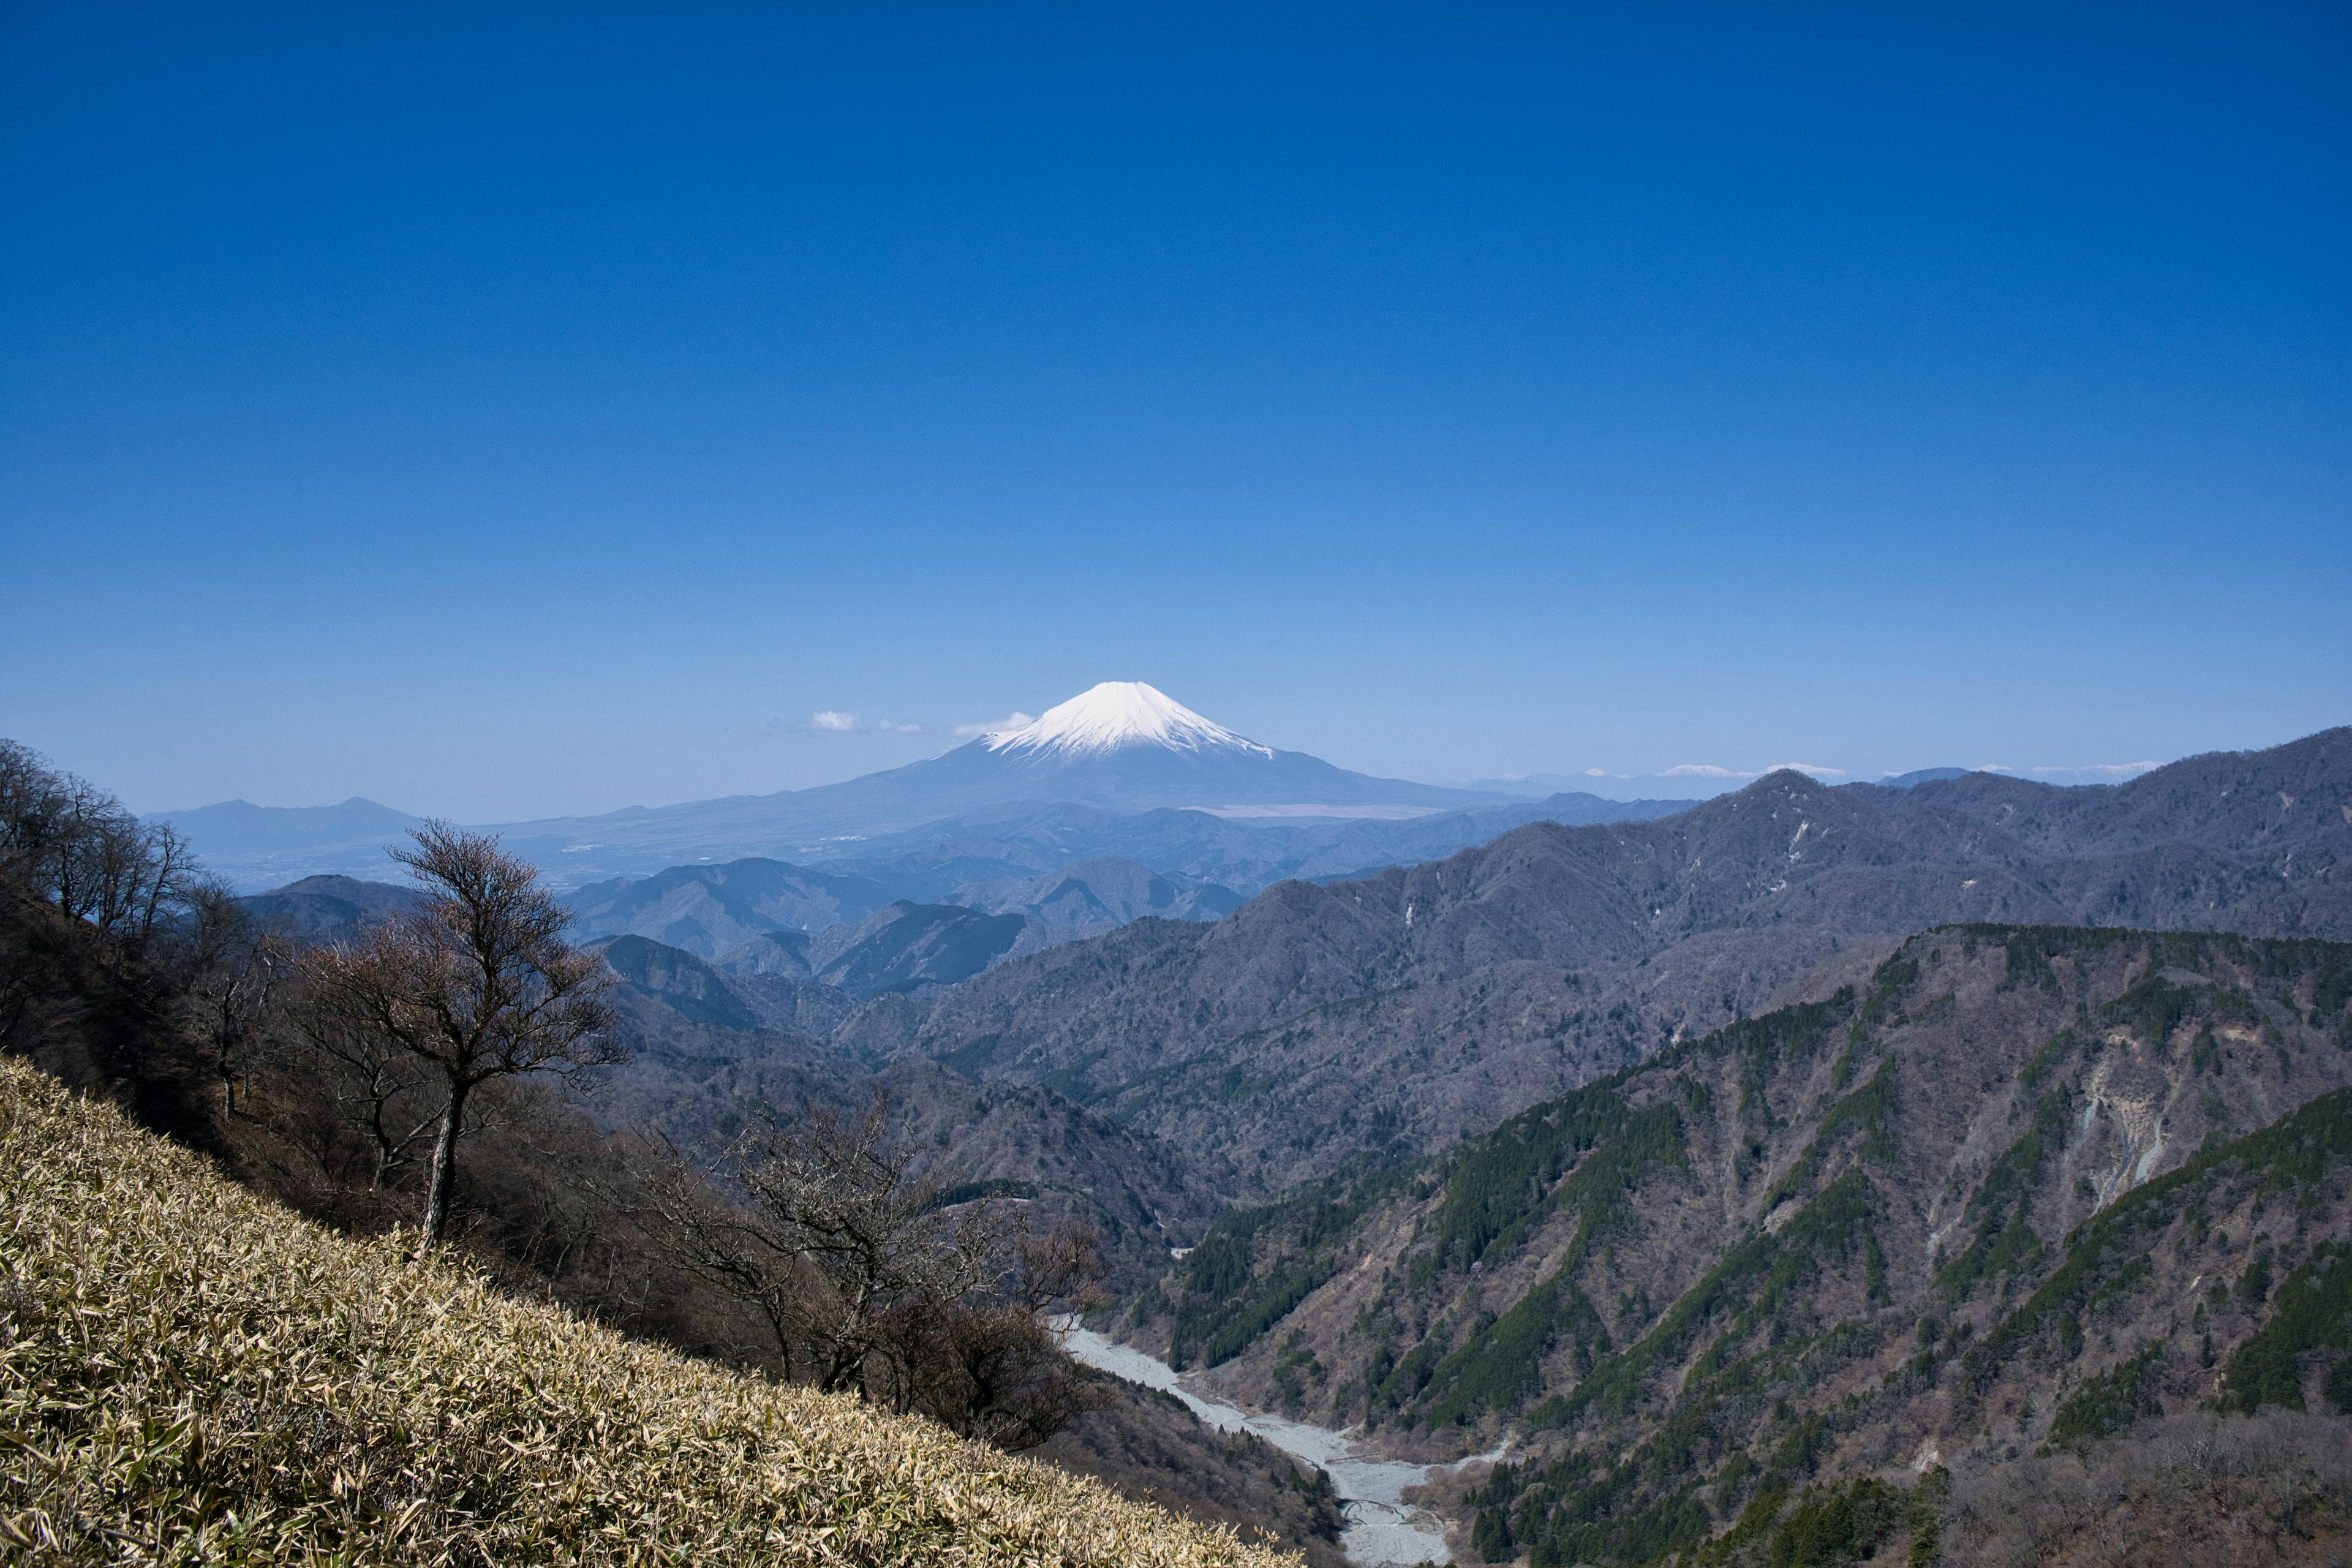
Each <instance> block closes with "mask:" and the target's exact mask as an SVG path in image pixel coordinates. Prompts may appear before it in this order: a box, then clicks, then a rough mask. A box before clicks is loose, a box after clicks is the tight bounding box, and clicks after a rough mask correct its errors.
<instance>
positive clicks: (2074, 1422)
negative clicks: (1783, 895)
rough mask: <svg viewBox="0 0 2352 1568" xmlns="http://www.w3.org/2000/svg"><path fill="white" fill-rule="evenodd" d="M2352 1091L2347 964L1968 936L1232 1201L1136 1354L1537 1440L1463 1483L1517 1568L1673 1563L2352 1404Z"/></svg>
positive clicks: (1446, 1448) (2097, 936)
mask: <svg viewBox="0 0 2352 1568" xmlns="http://www.w3.org/2000/svg"><path fill="white" fill-rule="evenodd" d="M2347 1084H2352V947H2347V946H2344V945H2339V944H2335V943H2327V942H2280V941H2265V940H2260V939H2246V938H2240V937H2235V936H2230V935H2197V934H2173V935H2163V934H2153V933H2146V932H2136V931H2119V930H2112V929H2084V928H2048V927H2024V928H2020V927H1998V926H1986V925H1969V926H1956V927H1945V928H1940V929H1937V930H1935V931H1929V932H1927V933H1924V934H1922V935H1919V936H1916V937H1914V938H1912V939H1910V940H1909V941H1908V942H1905V943H1903V944H1902V945H1901V947H1900V948H1899V949H1898V950H1897V951H1896V952H1895V953H1894V954H1892V955H1891V956H1890V957H1889V958H1887V959H1886V960H1885V962H1883V963H1880V964H1879V965H1878V966H1877V967H1876V969H1875V970H1874V973H1872V974H1871V975H1869V976H1868V977H1867V978H1866V980H1865V982H1864V984H1859V985H1849V986H1842V987H1840V988H1838V989H1837V990H1836V991H1834V992H1833V993H1832V994H1830V995H1829V996H1828V997H1826V998H1824V999H1822V1000H1821V1001H1818V1002H1811V1003H1804V1004H1799V1005H1790V1006H1786V1007H1783V1008H1780V1009H1777V1010H1775V1011H1773V1012H1771V1013H1769V1014H1766V1015H1764V1016H1760V1017H1757V1018H1753V1019H1749V1020H1745V1021H1742V1022H1740V1023H1738V1024H1736V1025H1734V1026H1729V1027H1727V1028H1725V1029H1722V1030H1719V1031H1717V1032H1715V1033H1712V1034H1709V1035H1706V1036H1705V1037H1700V1038H1698V1039H1696V1040H1691V1041H1686V1042H1685V1043H1684V1044H1682V1045H1680V1046H1678V1047H1674V1048H1673V1049H1671V1050H1668V1051H1666V1052H1664V1053H1662V1054H1661V1055H1659V1056H1658V1057H1656V1058H1654V1059H1652V1060H1651V1061H1649V1062H1647V1063H1644V1064H1643V1065H1642V1066H1639V1067H1637V1068H1631V1069H1628V1070H1626V1071H1623V1072H1620V1073H1617V1074H1614V1075H1612V1076H1610V1077H1608V1078H1605V1079H1599V1080H1596V1081H1595V1082H1593V1083H1591V1084H1589V1085H1586V1086H1585V1087H1583V1088H1581V1089H1578V1090H1576V1091H1574V1092H1572V1093H1570V1094H1568V1095H1566V1096H1562V1097H1559V1098H1557V1099H1553V1100H1547V1101H1545V1102H1543V1103H1542V1104H1539V1105H1538V1106H1535V1107H1532V1108H1530V1109H1528V1110H1526V1111H1524V1112H1522V1113H1521V1114H1519V1115H1517V1116H1516V1117H1515V1118H1513V1119H1512V1120H1511V1121H1508V1122H1507V1123H1505V1124H1504V1125H1503V1126H1501V1127H1499V1128H1497V1129H1496V1130H1495V1131H1492V1132H1491V1133H1488V1134H1486V1135H1485V1136H1482V1137H1479V1138H1475V1139H1473V1140H1470V1141H1469V1142H1465V1143H1464V1144H1462V1145H1460V1146H1458V1147H1457V1148H1455V1149H1454V1150H1452V1151H1450V1152H1447V1153H1446V1154H1444V1155H1443V1156H1440V1157H1438V1158H1435V1159H1428V1160H1410V1161H1401V1162H1390V1163H1380V1164H1375V1165H1373V1166H1371V1167H1370V1168H1367V1169H1364V1170H1361V1171H1359V1172H1357V1173H1351V1174H1349V1175H1347V1176H1344V1177H1341V1178H1337V1179H1334V1180H1331V1181H1328V1182H1327V1183H1324V1184H1319V1185H1318V1186H1316V1187H1314V1188H1311V1189H1309V1190H1307V1191H1306V1192H1303V1193H1300V1194H1295V1195H1293V1196H1290V1197H1289V1198H1287V1199H1286V1200H1285V1201H1283V1202H1281V1203H1278V1204H1276V1205H1270V1206H1265V1207H1261V1208H1257V1209H1252V1210H1244V1211H1240V1212H1236V1213H1234V1214H1233V1215H1228V1216H1227V1217H1225V1218H1224V1219H1223V1220H1221V1221H1219V1222H1218V1224H1217V1226H1215V1227H1214V1229H1213V1231H1212V1232H1211V1234H1210V1236H1209V1237H1208V1238H1207V1239H1206V1240H1205V1241H1204V1242H1203V1243H1202V1245H1201V1246H1200V1247H1198V1248H1197V1249H1195V1250H1194V1251H1193V1252H1192V1254H1191V1255H1189V1256H1188V1257H1187V1258H1184V1259H1183V1260H1182V1261H1181V1263H1180V1264H1179V1265H1177V1266H1176V1267H1175V1268H1172V1269H1171V1272H1170V1274H1169V1276H1168V1278H1167V1279H1165V1280H1164V1281H1163V1282H1162V1283H1161V1284H1160V1286H1158V1287H1155V1288H1154V1289H1152V1290H1150V1291H1148V1292H1146V1293H1145V1294H1144V1295H1143V1296H1142V1297H1140V1298H1139V1299H1138V1300H1136V1301H1135V1302H1133V1303H1132V1304H1131V1305H1130V1307H1129V1310H1128V1313H1127V1316H1126V1318H1125V1320H1124V1321H1123V1324H1122V1331H1124V1332H1126V1333H1128V1334H1129V1335H1131V1336H1133V1337H1134V1338H1136V1339H1137V1340H1138V1341H1139V1342H1142V1343H1146V1344H1150V1345H1151V1346H1154V1347H1155V1348H1159V1347H1165V1348H1166V1349H1167V1350H1168V1351H1169V1352H1170V1353H1171V1359H1172V1360H1174V1361H1176V1362H1178V1363H1189V1364H1193V1365H1196V1366H1198V1365H1207V1366H1211V1367H1213V1368H1214V1371H1213V1373H1212V1374H1211V1379H1210V1381H1211V1384H1212V1385H1213V1386H1216V1387H1218V1388H1220V1389H1223V1390H1224V1391H1226V1392H1227V1393H1228V1394H1231V1395H1234V1396H1238V1397H1240V1398H1242V1399H1244V1400H1246V1401H1253V1402H1258V1403H1262V1404H1263V1405H1265V1406H1266V1407H1268V1408H1275V1409H1282V1410H1287V1411H1290V1412H1293V1413H1296V1414H1298V1415H1303V1416H1305V1417H1307V1418H1309V1419H1314V1420H1318V1421H1323V1422H1326V1423H1328V1424H1332V1425H1346V1424H1349V1423H1351V1422H1358V1421H1360V1422H1364V1423H1366V1424H1367V1425H1368V1426H1370V1427H1371V1428H1373V1429H1374V1430H1376V1431H1380V1432H1383V1433H1386V1434H1388V1435H1389V1436H1390V1438H1391V1441H1393V1442H1395V1443H1397V1444H1399V1445H1400V1446H1401V1447H1404V1448H1407V1449H1412V1448H1415V1447H1418V1448H1420V1449H1422V1450H1423V1451H1424V1452H1427V1453H1429V1454H1430V1455H1431V1457H1445V1456H1450V1455H1454V1454H1461V1453H1466V1452H1474V1451H1478V1450H1480V1449H1484V1448H1486V1447H1491V1446H1492V1445H1493V1444H1494V1442H1495V1441H1496V1440H1497V1439H1498V1438H1506V1437H1507V1438H1508V1439H1509V1440H1510V1442H1511V1443H1512V1453H1511V1458H1510V1461H1509V1462H1508V1463H1507V1464H1505V1465H1503V1466H1500V1467H1498V1468H1496V1469H1494V1470H1493V1471H1492V1472H1491V1473H1489V1474H1486V1475H1484V1476H1474V1477H1472V1478H1470V1479H1465V1481H1464V1482H1463V1483H1462V1484H1461V1486H1460V1488H1459V1489H1457V1491H1456V1492H1455V1493H1454V1496H1453V1498H1452V1499H1451V1501H1452V1502H1453V1503H1454V1506H1456V1507H1458V1508H1460V1509H1462V1510H1465V1513H1467V1514H1469V1515H1470V1516H1471V1518H1472V1520H1473V1521H1474V1522H1473V1523H1472V1525H1471V1530H1470V1541H1471V1543H1472V1544H1473V1545H1474V1546H1475V1550H1476V1552H1478V1553H1480V1554H1482V1555H1483V1556H1484V1557H1485V1558H1486V1560H1488V1561H1495V1562H1502V1561H1508V1560H1510V1559H1511V1558H1513V1557H1515V1556H1517V1555H1520V1554H1522V1553H1526V1554H1528V1555H1529V1556H1530V1558H1531V1561H1532V1562H1534V1563H1537V1564H1552V1563H1558V1564H1566V1563H1579V1562H1591V1563H1641V1562H1646V1561H1649V1560H1651V1559H1652V1558H1654V1557H1655V1556H1657V1555H1658V1554H1659V1553H1661V1552H1671V1551H1675V1550H1680V1549H1686V1548H1692V1547H1695V1546H1696V1545H1697V1544H1698V1543H1699V1542H1702V1541H1703V1540H1705V1538H1706V1535H1707V1534H1708V1532H1709V1531H1713V1530H1715V1529H1717V1528H1719V1527H1720V1526H1722V1525H1725V1524H1728V1523H1731V1522H1732V1521H1735V1520H1737V1519H1738V1518H1739V1517H1740V1514H1741V1510H1743V1509H1744V1508H1747V1507H1748V1505H1749V1504H1750V1503H1751V1502H1753V1501H1755V1500H1758V1499H1764V1500H1767V1501H1768V1503H1772V1504H1775V1505H1777V1500H1778V1499H1779V1498H1780V1496H1781V1495H1782V1494H1785V1493H1786V1492H1787V1491H1789V1490H1790V1489H1792V1488H1795V1487H1798V1486H1801V1485H1803V1484H1806V1483H1807V1482H1809V1481H1818V1482H1821V1483H1824V1484H1841V1485H1843V1484H1853V1483H1856V1482H1858V1481H1859V1480H1861V1479H1867V1478H1871V1477H1874V1476H1876V1475H1879V1474H1881V1473H1883V1472H1900V1471H1902V1470H1905V1469H1909V1470H1911V1471H1915V1472H1921V1471H1926V1470H1928V1469H1931V1468H1935V1467H1937V1466H1943V1467H1948V1468H1964V1467H1966V1466H1968V1465H1969V1464H1971V1463H1975V1464H1982V1463H1986V1462H1990V1461H1996V1460H2000V1459H2004V1458H2015V1457H2017V1456H2018V1455H2020V1454H2028V1453H2031V1452H2032V1451H2034V1450H2035V1449H2036V1448H2038V1447H2041V1446H2042V1445H2044V1444H2055V1445H2059V1446H2062V1447H2063V1446H2064V1445H2066V1444H2069V1443H2076V1444H2079V1443H2083V1442H2087V1441H2091V1440H2094V1439H2096V1438H2099V1437H2103V1436H2107V1435H2108V1434H2111V1433H2114V1432H2116V1431H2120V1430H2124V1429H2126V1428H2128V1427H2129V1426H2131V1425H2132V1424H2133V1423H2134V1422H2135V1421H2137V1420H2138V1419H2140V1418H2142V1417H2146V1416H2155V1415H2159V1414H2160V1413H2168V1412H2169V1413H2177V1412H2185V1411H2191V1410H2194V1409H2195V1408H2197V1407H2198V1406H2199V1405H2201V1404H2206V1403H2214V1404H2218V1405H2223V1406H2232V1407H2242V1408H2245V1409H2249V1410H2251V1409H2252V1408H2254V1407H2255V1406H2257V1405H2290V1406H2303V1405H2310V1406H2311V1407H2312V1408H2315V1409H2324V1408H2330V1407H2332V1408H2336V1409H2338V1410H2352V1367H2347V1362H2346V1360H2345V1355H2346V1352H2347V1350H2352V1339H2347V1332H2346V1329H2345V1327H2344V1322H2345V1320H2344V1317H2343V1313H2344V1311H2345V1310H2346V1309H2347V1308H2352V1298H2345V1297H2344V1295H2343V1292H2344V1290H2345V1289H2346V1283H2345V1282H2346V1280H2347V1279H2352V1275H2347V1274H2345V1273H2343V1272H2342V1270H2341V1268H2339V1267H2338V1260H2339V1259H2340V1258H2343V1257H2344V1255H2345V1253H2346V1249H2347V1244H2352V1089H2347V1088H2346V1086H2347ZM2306 1301H2309V1302H2310V1303H2311V1305H2308V1306H2306V1305H2305V1303H2306ZM1766 1511H1767V1512H1768V1513H1769V1511H1771V1510H1770V1509H1769V1508H1768V1509H1767V1510H1766Z"/></svg>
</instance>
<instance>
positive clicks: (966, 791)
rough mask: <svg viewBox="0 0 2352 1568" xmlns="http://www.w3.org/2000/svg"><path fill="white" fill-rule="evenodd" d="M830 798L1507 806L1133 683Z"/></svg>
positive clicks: (1289, 808) (1285, 810)
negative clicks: (1355, 768)
mask: <svg viewBox="0 0 2352 1568" xmlns="http://www.w3.org/2000/svg"><path fill="white" fill-rule="evenodd" d="M832 788H833V790H835V791H840V792H845V793H846V794H849V795H856V796H863V797H866V798H868V799H872V800H874V801H876V803H877V805H878V804H879V802H880V800H881V798H882V797H883V796H884V795H885V794H886V793H887V794H888V795H892V796H894V797H895V796H898V795H901V794H904V795H905V796H906V797H907V798H908V799H909V800H910V801H919V802H921V803H923V804H922V805H919V806H918V807H917V810H918V812H921V811H923V810H925V809H928V808H929V807H931V806H934V805H952V806H953V807H955V808H957V809H968V808H970V807H971V806H976V805H1008V804H1011V803H1013V802H1015V801H1061V802H1067V803H1070V804H1073V805H1093V806H1099V807H1101V808H1102V809H1104V810H1106V811H1116V812H1120V813H1129V812H1137V811H1150V810H1153V809H1155V808H1158V807H1162V806H1171V807H1178V808H1188V809H1191V810H1195V811H1206V812H1209V813H1211V814H1213V815H1214V816H1267V817H1281V816H1306V817H1318V816H1319V817H1350V816H1353V817H1381V818H1391V819H1394V818H1402V817H1410V816H1423V815H1426V814H1428V813H1430V812H1434V811H1444V810H1446V809H1448V808H1455V809H1459V808H1461V807H1464V806H1471V805H1493V804H1496V802H1499V801H1501V800H1503V799H1505V798H1507V797H1505V796H1502V795H1493V794H1488V793H1486V792H1483V791H1472V790H1458V789H1448V788H1444V787H1443V786H1440V785H1434V784H1411V783H1407V782H1406V781H1404V780H1402V779H1381V778H1373V777H1371V776H1370V775H1369V774H1365V773H1350V772H1349V771H1348V770H1347V769H1345V768H1339V767H1334V766H1332V765H1331V764H1330V763H1327V762H1325V761H1323V760H1322V759H1321V758H1320V757H1311V756H1308V755H1307V753H1306V752H1277V751H1276V750H1275V749H1274V748H1273V747H1271V746H1263V745H1260V744H1259V743H1258V742H1255V741H1253V740H1250V739H1248V738H1246V737H1244V736H1242V735H1237V734H1235V733H1234V731H1231V730H1228V729H1226V728H1225V727H1224V726H1223V724H1219V723H1217V722H1215V721H1213V720H1210V719H1204V718H1202V716H1201V715H1200V714H1198V713H1195V712H1193V711H1192V710H1191V709H1190V708H1187V707H1185V706H1184V705H1183V704H1182V703H1181V702H1179V701H1177V700H1175V699H1173V698H1171V697H1170V696H1169V695H1168V694H1167V693H1165V692H1163V691H1161V690H1160V689H1158V688H1157V687H1152V686H1147V685H1145V684H1144V683H1143V682H1141V681H1139V680H1106V681H1104V682H1102V683H1101V684H1100V685H1098V686H1095V687H1091V688H1089V689H1087V690H1085V691H1082V692H1080V693H1078V695H1076V697H1073V698H1071V699H1070V700H1068V701H1067V702H1064V703H1061V704H1060V705H1058V706H1056V707H1053V708H1048V709H1047V710H1045V713H1044V714H1043V715H1042V716H1040V717H1039V718H1036V719H1033V720H1031V721H1029V722H1028V723H1026V724H1024V725H1022V726H1020V727H1019V728H1017V729H1012V730H1003V731H997V732H995V733H993V734H990V735H984V736H982V738H981V739H979V740H977V741H974V742H971V744H969V745H966V746H960V747H958V748H957V749H956V750H954V751H952V752H948V753H947V754H946V755H944V756H940V757H933V758H931V759H930V760H929V761H927V762H920V763H913V764H912V765H910V766H908V767H904V768H898V769H894V770H893V771H891V772H889V773H872V774H868V775H867V776H866V777H865V778H862V779H853V780H851V781H849V782H848V783H847V784H835V785H833V786H832ZM824 793H826V792H825V791H823V790H803V791H802V792H801V795H803V797H813V796H817V795H823V794H824ZM930 815H931V816H933V817H936V816H944V815H946V813H944V812H940V811H936V810H933V811H931V812H930Z"/></svg>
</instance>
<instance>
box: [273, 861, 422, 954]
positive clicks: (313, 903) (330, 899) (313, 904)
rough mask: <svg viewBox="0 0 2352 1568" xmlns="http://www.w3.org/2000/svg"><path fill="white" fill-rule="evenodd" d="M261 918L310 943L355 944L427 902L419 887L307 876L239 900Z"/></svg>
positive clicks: (353, 878)
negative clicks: (377, 927)
mask: <svg viewBox="0 0 2352 1568" xmlns="http://www.w3.org/2000/svg"><path fill="white" fill-rule="evenodd" d="M237 901H238V902H239V903H241V904H243V905H244V906H245V907H246V909H247V910H248V911H249V912H250V913H252V914H253V915H254V916H255V917H257V919H259V920H261V921H263V922H265V923H266V924H268V925H269V926H272V927H274V928H276V929H277V930H279V931H286V932H288V933H289V934H291V935H293V936H296V937H299V938H300V939H301V940H302V941H303V942H317V943H325V942H352V941H355V940H357V939H358V938H359V937H360V936H361V935H362V934H363V933H364V932H365V931H367V929H368V928H369V927H370V926H373V925H378V924H381V923H382V922H383V921H386V920H389V919H391V918H392V917H393V916H394V915H399V914H405V913H407V912H408V911H409V910H413V909H415V908H416V907H417V906H418V905H419V904H422V903H423V902H424V901H425V895H424V894H422V893H420V892H418V891H417V890H416V889H415V888H409V887H402V886H399V885H397V884H395V883H391V882H369V881H362V880H361V879H358V878H356V877H305V878H303V879H301V880H300V881H299V882H289V883H288V884H287V885H286V886H285V887H282V888H278V889H275V890H273V891H271V892H267V893H257V894H253V895H250V896H248V897H247V898H243V899H240V900H237Z"/></svg>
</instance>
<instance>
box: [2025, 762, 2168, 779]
mask: <svg viewBox="0 0 2352 1568" xmlns="http://www.w3.org/2000/svg"><path fill="white" fill-rule="evenodd" d="M2163 765H2164V764H2163V763H2084V764H2083V765H2082V766H2081V767H2077V768H2032V769H2029V770H2028V771H2029V772H2032V773H2042V774H2050V773H2074V774H2076V775H2081V774H2084V773H2095V774H2097V775H2098V776H2100V777H2102V778H2111V779H2115V780H2116V781H2117V782H2121V781H2122V780H2125V779H2136V778H2137V777H2139V775H2140V774H2142V773H2153V772H2155V771H2156V770H2157V769H2158V768H2160V767H2162V766H2163Z"/></svg>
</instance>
